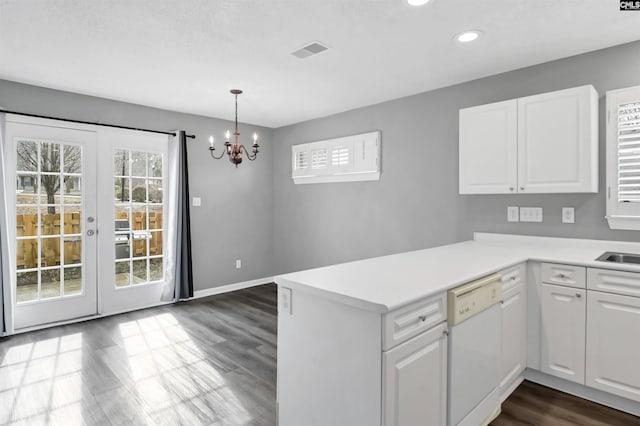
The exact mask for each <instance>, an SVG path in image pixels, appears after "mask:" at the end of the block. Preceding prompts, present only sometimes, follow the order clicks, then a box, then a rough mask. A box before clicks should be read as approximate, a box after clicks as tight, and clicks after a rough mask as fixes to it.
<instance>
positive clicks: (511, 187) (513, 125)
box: [459, 99, 518, 194]
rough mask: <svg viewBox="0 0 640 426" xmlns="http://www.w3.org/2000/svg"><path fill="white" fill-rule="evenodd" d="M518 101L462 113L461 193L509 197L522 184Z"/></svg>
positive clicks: (498, 103)
mask: <svg viewBox="0 0 640 426" xmlns="http://www.w3.org/2000/svg"><path fill="white" fill-rule="evenodd" d="M517 117H518V104H517V101H516V100H515V99H513V100H510V101H504V102H497V103H494V104H489V105H481V106H479V107H474V108H466V109H461V110H460V154H459V160H460V162H459V167H460V182H459V183H460V193H461V194H505V193H510V192H516V186H517V185H518V170H517V166H518V151H517V149H518V146H517V142H518V141H517V138H518V129H517Z"/></svg>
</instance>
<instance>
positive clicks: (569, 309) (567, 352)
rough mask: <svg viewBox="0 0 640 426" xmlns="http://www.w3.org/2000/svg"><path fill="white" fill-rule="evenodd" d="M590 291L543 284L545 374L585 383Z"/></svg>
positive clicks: (542, 362) (542, 329)
mask: <svg viewBox="0 0 640 426" xmlns="http://www.w3.org/2000/svg"><path fill="white" fill-rule="evenodd" d="M585 293H586V291H585V290H582V289H576V288H571V287H563V286H559V285H551V284H542V285H541V295H540V304H541V335H540V339H541V344H540V346H541V369H542V372H544V373H547V374H550V375H552V376H556V377H560V378H563V379H566V380H570V381H572V382H576V383H581V384H584V368H585V332H586V331H585V326H586V302H585V298H586V297H585V296H586V294H585Z"/></svg>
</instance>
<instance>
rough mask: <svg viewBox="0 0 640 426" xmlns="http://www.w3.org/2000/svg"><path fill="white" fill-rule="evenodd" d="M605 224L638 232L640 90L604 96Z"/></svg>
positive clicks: (639, 214)
mask: <svg viewBox="0 0 640 426" xmlns="http://www.w3.org/2000/svg"><path fill="white" fill-rule="evenodd" d="M607 220H608V221H609V227H611V228H612V229H635V230H640V86H637V87H630V88H627V89H620V90H614V91H610V92H607Z"/></svg>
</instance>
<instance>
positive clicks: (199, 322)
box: [0, 285, 640, 426]
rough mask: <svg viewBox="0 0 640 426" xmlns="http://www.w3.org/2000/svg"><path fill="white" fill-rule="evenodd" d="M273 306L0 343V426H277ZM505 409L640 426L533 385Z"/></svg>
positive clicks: (587, 425)
mask: <svg viewBox="0 0 640 426" xmlns="http://www.w3.org/2000/svg"><path fill="white" fill-rule="evenodd" d="M276 302H277V295H276V287H275V285H265V286H260V287H254V288H251V289H246V290H241V291H237V292H233V293H229V294H224V295H218V296H212V297H209V298H204V299H197V300H193V301H190V302H185V303H179V304H177V305H170V306H162V307H159V308H152V309H146V310H143V311H137V312H131V313H128V314H123V315H117V316H113V317H107V318H102V319H98V320H93V321H87V322H83V323H79V324H72V325H67V326H63V327H56V328H51V329H47V330H42V331H37V332H32V333H27V334H21V335H17V336H12V337H8V338H3V339H0V425H4V424H11V425H14V424H34V425H44V424H64V425H81V424H86V425H145V424H151V425H154V424H155V425H180V424H183V425H200V424H205V425H229V426H234V425H250V426H273V425H275V421H276V420H275V419H276V414H275V411H276V401H275V398H276V390H275V388H276V335H277V309H276ZM502 408H503V412H502V414H501V415H500V417H498V418H497V419H496V420H495V421H494V422H493V423H492V425H493V426H505V425H514V426H516V425H517V426H520V425H535V426H546V425H549V426H569V425H580V426H600V425H611V426H622V425H625V426H635V425H637V426H640V418H637V417H634V416H630V415H627V414H624V413H621V412H619V411H616V410H611V409H609V408H606V407H603V406H600V405H597V404H594V403H591V402H588V401H584V400H582V399H580V398H576V397H573V396H570V395H567V394H563V393H561V392H557V391H554V390H552V389H549V388H545V387H543V386H539V385H535V384H533V383H530V382H524V383H523V384H522V385H521V386H520V387H519V388H518V389H517V390H516V391H515V392H514V393H513V395H512V396H511V397H510V398H509V399H508V400H507V401H505V403H504V404H503V406H502ZM300 426H305V425H300ZM331 426H351V425H331Z"/></svg>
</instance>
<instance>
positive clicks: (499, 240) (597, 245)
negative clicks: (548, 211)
mask: <svg viewBox="0 0 640 426" xmlns="http://www.w3.org/2000/svg"><path fill="white" fill-rule="evenodd" d="M470 241H477V242H483V243H489V244H491V243H496V244H498V245H499V244H520V243H522V244H524V245H534V246H549V247H554V248H563V249H567V248H573V247H571V246H572V245H575V246H576V247H575V249H576V250H585V249H587V250H595V251H599V250H603V253H604V251H619V252H625V253H638V254H640V243H635V242H628V241H609V240H591V239H580V238H560V237H539V236H528V235H516V234H494V233H484V232H475V233H474V239H473V240H469V241H466V242H470ZM463 243H464V242H463ZM454 244H461V243H454ZM454 244H452V245H454ZM603 245H606V250H604V249H603ZM445 246H446V245H445ZM440 247H444V246H440ZM434 248H435V247H434ZM426 250H429V249H426ZM418 251H422V250H418ZM408 253H415V252H406V253H397V254H393V255H389V256H402V255H403V254H408ZM600 254H601V253H600ZM598 255H599V254H598ZM382 257H388V256H382ZM373 259H375V258H371V259H363V260H362V261H370V260H373ZM362 261H355V262H347V263H359V262H362ZM529 261H532V262H545V263H556V264H567V265H575V266H583V267H588V268H597V269H610V270H616V271H625V272H636V273H640V265H627V264H618V263H607V262H602V261H596V260H595V258H594V259H588V260H585V259H580V258H576V257H572V256H563V255H560V254H558V253H553V254H552V255H550V256H541V255H539V254H534V253H531V254H530V255H522V256H516V257H511V258H509V259H505V262H504V263H500V262H499V263H493V264H492V265H490V266H488V267H487V269H486V270H483V271H482V272H481V273H477V274H469V275H464V276H461V277H460V278H459V279H455V280H451V281H449V282H447V283H443V285H442V286H439V287H437V288H433V289H425V292H424V293H420V294H416V295H415V296H413V297H407V298H406V299H404V300H403V301H402V302H399V303H387V304H384V303H376V302H373V301H370V300H365V299H360V298H357V297H353V296H349V295H345V294H342V293H340V292H337V291H332V290H328V289H324V288H317V287H315V286H313V285H309V284H305V283H304V282H301V281H297V280H292V279H291V276H292V275H295V274H296V273H295V272H293V273H289V274H283V275H281V276H276V277H275V278H274V281H275V282H276V284H278V285H282V286H284V287H290V288H295V289H298V290H300V291H304V292H306V293H309V294H314V295H318V296H321V297H324V298H327V299H330V300H333V301H336V302H339V303H344V304H347V305H351V306H354V307H358V308H361V309H365V310H369V311H374V312H379V313H386V312H390V311H393V310H396V309H399V308H401V307H403V306H406V305H409V304H411V303H415V302H417V301H420V300H422V299H424V298H427V297H430V296H433V295H436V294H439V293H442V292H445V291H448V290H450V289H452V288H455V287H457V286H459V285H462V284H465V283H467V282H469V281H473V280H476V279H479V278H482V277H485V276H487V275H490V274H493V273H496V272H499V271H502V270H504V269H507V268H510V267H512V266H515V265H518V264H520V263H524V262H529ZM340 265H345V264H340ZM332 266H335V265H332ZM328 267H331V266H327V267H325V268H328ZM301 272H302V271H301ZM285 276H286V278H285ZM294 305H295V301H293V300H292V309H295V306H294Z"/></svg>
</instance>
